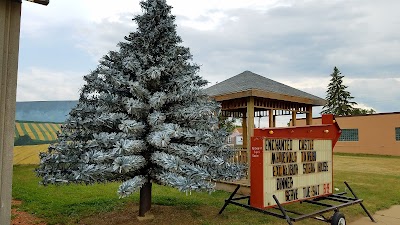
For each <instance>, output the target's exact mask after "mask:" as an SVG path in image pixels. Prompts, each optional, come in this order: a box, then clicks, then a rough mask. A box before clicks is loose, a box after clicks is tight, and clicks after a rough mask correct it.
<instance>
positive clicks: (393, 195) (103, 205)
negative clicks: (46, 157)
mask: <svg viewBox="0 0 400 225" xmlns="http://www.w3.org/2000/svg"><path fill="white" fill-rule="evenodd" d="M349 162H351V163H352V167H349V166H346V163H349ZM354 164H359V165H354ZM382 165H386V167H385V168H382ZM399 165H400V158H398V157H383V158H382V157H373V156H354V155H335V157H334V168H335V170H334V182H335V184H334V186H335V188H339V189H340V192H341V191H344V190H345V185H344V184H343V181H347V182H348V183H349V184H350V185H351V187H352V188H353V189H354V191H355V192H356V194H357V195H358V197H360V198H362V199H364V203H365V206H366V207H367V208H368V209H369V210H370V211H371V212H372V213H373V212H375V211H377V210H381V209H384V208H389V207H390V206H392V205H399V204H400V170H398V167H399ZM364 167H365V168H364ZM355 168H356V169H355ZM357 168H358V169H357ZM33 170H34V166H22V165H19V166H14V175H13V198H14V199H17V200H21V201H22V205H21V206H19V209H20V210H24V211H27V212H29V213H32V214H34V215H36V216H37V217H39V218H42V219H44V221H46V222H47V223H48V224H76V223H78V222H79V221H80V220H81V219H83V218H88V217H90V216H93V217H95V216H96V215H101V214H104V213H107V212H112V211H118V210H123V209H124V208H126V207H127V205H128V203H129V204H132V202H133V204H136V205H137V204H138V201H139V195H138V193H136V194H134V195H132V196H131V197H128V198H124V199H119V198H118V196H117V194H116V191H117V188H118V186H119V184H118V183H108V184H96V185H90V186H85V185H68V186H47V187H44V186H40V185H39V184H38V182H39V179H38V178H37V177H35V174H34V172H33ZM228 196H229V193H227V192H223V191H216V192H214V193H212V194H211V195H210V194H208V193H192V194H191V195H186V194H185V193H181V192H179V191H177V190H176V189H173V188H169V187H163V186H158V185H154V186H153V205H162V206H171V207H175V208H174V209H175V210H176V211H179V212H182V213H183V214H186V213H187V214H189V215H191V216H190V217H189V219H190V221H188V224H230V225H231V224H285V223H284V221H282V220H279V219H276V218H272V217H270V216H265V215H263V214H260V213H256V212H252V211H249V210H246V209H242V208H239V207H237V206H234V205H229V206H228V207H227V209H226V210H225V211H224V213H223V214H222V215H220V216H218V215H217V214H218V211H219V209H220V208H221V207H222V205H223V203H224V200H225V199H226V198H227V197H228ZM288 207H289V208H294V209H297V210H299V209H301V210H305V211H310V210H312V209H313V208H311V207H306V208H304V206H302V205H300V204H297V203H296V204H291V205H290V206H288ZM341 211H342V212H344V213H345V215H346V217H347V218H348V221H353V220H355V219H357V218H359V217H361V216H365V214H364V213H363V211H362V209H361V207H359V206H350V207H347V208H344V209H343V210H341ZM155 216H157V215H155ZM164 216H168V215H164ZM328 216H329V215H328ZM132 218H135V215H133V216H132ZM296 224H324V223H321V222H318V221H314V220H305V221H301V222H299V223H296Z"/></svg>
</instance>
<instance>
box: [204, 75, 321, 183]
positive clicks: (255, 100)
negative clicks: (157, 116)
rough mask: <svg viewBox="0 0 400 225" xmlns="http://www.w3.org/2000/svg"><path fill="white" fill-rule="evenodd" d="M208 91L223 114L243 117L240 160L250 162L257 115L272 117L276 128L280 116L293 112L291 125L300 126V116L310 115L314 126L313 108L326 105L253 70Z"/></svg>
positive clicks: (307, 119)
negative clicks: (297, 123) (218, 104)
mask: <svg viewBox="0 0 400 225" xmlns="http://www.w3.org/2000/svg"><path fill="white" fill-rule="evenodd" d="M206 92H207V94H208V95H210V96H211V97H213V98H215V100H216V101H218V102H220V103H221V105H222V115H223V116H225V117H235V118H242V128H243V148H242V149H240V150H238V156H237V157H238V158H240V160H239V162H242V163H247V164H248V165H250V151H248V149H250V138H251V136H253V129H254V118H255V117H268V118H269V120H268V121H269V127H275V125H276V116H280V115H292V124H291V125H292V126H296V115H297V114H306V121H307V124H308V125H311V123H312V107H313V106H323V105H324V104H325V100H324V99H322V98H319V97H317V96H314V95H311V94H308V93H306V92H304V91H300V90H298V89H295V88H292V87H289V86H287V85H285V84H282V83H279V82H276V81H273V80H271V79H268V78H266V77H263V76H260V75H258V74H255V73H253V72H250V71H244V72H243V73H241V74H238V75H236V76H234V77H231V78H229V79H227V80H225V81H222V82H220V83H217V84H215V85H213V86H211V87H209V88H207V89H206ZM249 173H250V171H249ZM248 182H249V180H246V181H242V183H248Z"/></svg>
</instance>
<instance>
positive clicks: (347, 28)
mask: <svg viewBox="0 0 400 225" xmlns="http://www.w3.org/2000/svg"><path fill="white" fill-rule="evenodd" d="M167 2H168V3H169V4H170V5H172V6H173V11H172V13H173V14H174V15H175V16H176V24H177V25H178V29H177V31H178V34H179V35H180V36H181V37H182V39H183V45H184V46H187V47H189V48H190V49H191V53H192V54H193V57H194V62H195V63H197V64H199V65H201V70H200V75H202V76H203V77H205V78H206V79H207V80H209V81H210V84H215V83H216V82H221V81H223V80H225V79H227V78H229V77H232V76H234V75H236V74H239V73H241V72H243V71H245V70H250V71H252V72H255V73H257V74H260V75H263V76H265V77H268V78H270V79H273V80H276V81H278V82H281V83H285V84H287V85H289V86H292V87H295V88H298V89H300V90H303V91H306V92H309V93H311V94H314V95H317V96H319V97H321V98H325V94H326V93H325V91H326V86H327V84H328V83H329V79H330V76H329V75H330V74H331V73H332V71H333V67H334V66H337V67H338V68H339V69H340V71H341V72H342V74H343V75H344V76H345V78H346V79H345V84H346V85H347V86H349V88H348V89H349V91H350V92H351V94H352V96H354V97H355V99H354V100H355V101H356V102H357V103H359V106H362V107H366V108H374V109H375V110H376V111H378V112H389V111H400V101H399V100H400V97H399V96H400V89H399V88H398V87H399V85H400V64H399V63H398V62H399V61H400V42H399V38H400V30H399V29H398V24H400V17H398V16H397V14H398V13H397V9H398V8H399V7H400V2H399V1H396V0H388V1H385V3H382V2H379V1H374V0H350V1H345V0H336V1H328V0H323V1H319V0H301V1H299V0H297V1H295V0H274V1H259V0H247V1H244V0H230V1H228V0H220V1H214V0H205V1H188V0H168V1H167ZM78 4H79V7H76V5H78ZM139 13H141V10H140V7H139V4H138V1H128V0H120V1H118V3H115V2H110V1H105V0H85V1H79V0H58V1H51V2H50V4H49V6H48V7H43V6H39V5H37V4H32V3H28V2H24V3H23V16H22V28H21V54H22V56H21V57H20V58H21V61H20V65H21V66H22V67H20V74H19V83H18V96H17V99H18V100H19V101H27V100H29V99H35V100H56V99H53V98H57V99H68V97H69V96H72V95H73V94H72V93H77V92H78V90H79V88H80V87H81V86H82V84H83V81H82V76H83V75H85V74H86V73H88V72H89V71H90V70H92V69H94V67H95V66H96V62H97V61H98V59H99V58H100V57H101V56H103V55H104V54H106V53H107V52H108V51H109V50H115V49H116V45H117V43H118V42H119V41H123V37H124V36H125V35H128V34H129V32H132V31H134V30H135V28H136V25H135V24H134V22H132V17H133V16H134V15H136V14H139ZM58 38H59V39H60V40H59V43H58V42H56V41H58ZM49 43H53V45H52V46H51V47H49V48H48V49H46V50H43V52H40V57H42V58H43V60H41V61H45V62H43V63H41V62H39V61H38V60H37V59H36V58H34V57H35V55H34V54H32V53H31V51H32V50H31V49H28V47H26V46H40V47H42V46H48V45H49ZM43 49H44V48H43ZM28 50H29V51H28ZM35 50H36V49H35ZM55 52H57V54H58V55H60V58H57V57H54V53H55ZM74 59H75V61H74ZM60 62H62V63H60ZM32 68H34V69H32ZM71 71H74V72H71ZM41 73H43V76H41ZM55 77H60V78H59V79H58V78H55ZM66 77H68V78H70V80H69V81H68V82H64V83H63V82H60V80H62V79H65V78H66ZM33 79H38V80H42V82H41V83H40V82H36V83H35V81H34V80H33ZM46 79H48V80H46ZM45 80H46V81H45ZM51 82H52V83H53V85H52V86H54V87H55V86H57V85H62V86H61V87H58V88H54V89H51V88H48V87H47V86H45V84H46V85H48V84H51ZM31 83H35V84H36V85H37V86H38V87H37V88H36V87H32V86H31V85H30V84H31ZM41 85H42V86H41ZM46 89H47V92H50V93H53V92H54V94H48V95H46V94H45V91H42V90H46ZM57 89H58V90H63V91H61V92H57ZM32 91H37V92H36V93H34V94H32ZM63 93H65V95H63ZM32 96H34V97H32Z"/></svg>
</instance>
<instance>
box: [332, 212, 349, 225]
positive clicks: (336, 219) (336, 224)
mask: <svg viewBox="0 0 400 225" xmlns="http://www.w3.org/2000/svg"><path fill="white" fill-rule="evenodd" d="M331 225H346V218H345V217H344V214H343V213H341V212H335V213H334V214H333V216H332V219H331Z"/></svg>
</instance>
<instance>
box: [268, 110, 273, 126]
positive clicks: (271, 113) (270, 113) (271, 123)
mask: <svg viewBox="0 0 400 225" xmlns="http://www.w3.org/2000/svg"><path fill="white" fill-rule="evenodd" d="M268 118H269V123H268V126H269V127H275V123H274V122H275V121H274V120H275V116H274V110H273V109H268Z"/></svg>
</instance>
